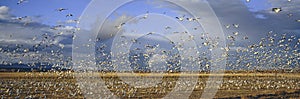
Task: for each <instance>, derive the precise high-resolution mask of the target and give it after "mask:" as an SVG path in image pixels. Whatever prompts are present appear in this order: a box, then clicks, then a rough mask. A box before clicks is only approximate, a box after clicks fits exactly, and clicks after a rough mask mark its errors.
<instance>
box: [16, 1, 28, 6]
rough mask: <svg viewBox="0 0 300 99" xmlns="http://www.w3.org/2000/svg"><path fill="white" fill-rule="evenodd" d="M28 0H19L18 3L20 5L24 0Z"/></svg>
mask: <svg viewBox="0 0 300 99" xmlns="http://www.w3.org/2000/svg"><path fill="white" fill-rule="evenodd" d="M25 1H26V0H19V1H18V2H17V4H18V5H19V4H21V3H23V2H25Z"/></svg>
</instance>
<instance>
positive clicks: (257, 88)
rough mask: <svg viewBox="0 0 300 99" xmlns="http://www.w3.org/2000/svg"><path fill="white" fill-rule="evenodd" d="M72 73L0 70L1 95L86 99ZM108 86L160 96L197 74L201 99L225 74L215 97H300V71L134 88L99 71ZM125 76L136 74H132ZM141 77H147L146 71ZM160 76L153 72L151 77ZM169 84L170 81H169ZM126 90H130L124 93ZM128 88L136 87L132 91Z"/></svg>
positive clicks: (173, 76) (203, 77) (172, 76)
mask: <svg viewBox="0 0 300 99" xmlns="http://www.w3.org/2000/svg"><path fill="white" fill-rule="evenodd" d="M74 74H75V73H72V72H18V73H14V72H0V80H1V81H0V83H1V85H0V94H1V95H0V97H1V98H84V95H83V93H82V91H81V90H80V88H79V87H78V85H77V84H76V82H77V80H76V78H75V76H74ZM95 76H99V77H101V78H102V79H103V80H104V81H105V84H106V87H107V88H108V89H109V90H110V91H111V92H112V93H113V94H114V95H117V96H119V97H122V98H161V97H163V96H165V95H166V94H167V93H168V92H170V91H171V90H172V88H174V86H175V85H176V81H177V80H178V77H179V76H181V77H182V76H183V77H191V76H193V77H198V82H197V85H196V86H195V88H194V91H193V92H192V94H191V95H190V98H199V97H200V96H201V94H202V92H203V89H204V87H205V84H206V81H207V79H208V77H209V76H214V77H221V76H223V83H222V85H221V87H220V88H219V90H218V92H217V93H216V95H215V98H243V99H247V98H295V99H297V98H300V73H272V72H271V73H270V72H269V73H261V72H260V73H253V72H252V73H250V72H248V73H247V72H240V73H229V72H227V73H225V74H224V75H223V74H208V73H197V74H195V73H194V74H184V75H180V74H178V73H168V74H164V75H163V78H162V83H160V84H159V85H158V86H157V87H151V88H134V87H130V86H128V85H127V84H124V83H121V82H122V81H121V80H120V79H119V76H117V75H116V74H115V73H96V74H95ZM122 76H124V77H129V78H130V77H133V76H132V75H131V74H129V73H124V74H122ZM139 76H143V77H148V76H149V74H147V73H139ZM156 76H157V77H158V76H161V74H153V75H151V76H149V77H150V78H151V77H152V78H155V77H156ZM166 83H167V84H166ZM120 90H124V91H125V92H127V93H125V94H124V93H121V92H120ZM128 90H135V91H134V92H129V91H128Z"/></svg>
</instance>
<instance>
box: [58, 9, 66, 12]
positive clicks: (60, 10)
mask: <svg viewBox="0 0 300 99" xmlns="http://www.w3.org/2000/svg"><path fill="white" fill-rule="evenodd" d="M64 10H68V9H65V8H58V9H56V11H59V12H62V11H64Z"/></svg>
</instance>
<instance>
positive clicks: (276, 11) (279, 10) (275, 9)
mask: <svg viewBox="0 0 300 99" xmlns="http://www.w3.org/2000/svg"><path fill="white" fill-rule="evenodd" d="M272 11H273V12H275V13H279V12H281V11H282V9H281V8H272Z"/></svg>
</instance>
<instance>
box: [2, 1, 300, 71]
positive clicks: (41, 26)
mask: <svg viewBox="0 0 300 99" xmlns="http://www.w3.org/2000/svg"><path fill="white" fill-rule="evenodd" d="M0 1H1V2H0V25H1V26H0V41H1V45H0V48H1V49H11V50H15V48H16V47H15V46H14V45H16V44H20V45H24V49H26V48H27V47H28V49H29V52H27V53H25V54H26V55H27V54H31V55H33V56H34V55H36V57H40V56H41V54H42V55H45V56H43V57H42V58H41V59H38V60H36V59H34V58H32V59H31V58H28V57H23V58H22V57H21V58H20V57H19V58H16V57H12V56H9V55H6V53H12V51H8V50H5V51H3V50H2V51H1V50H0V56H1V57H4V58H7V57H8V59H4V58H2V60H1V59H0V64H1V62H2V63H3V62H7V61H12V63H15V62H18V61H19V60H21V61H22V60H23V61H24V62H27V63H31V62H39V61H45V62H49V61H50V60H51V62H50V63H53V64H55V63H60V65H61V64H62V63H64V62H62V61H59V62H58V61H55V60H63V61H66V60H68V59H69V58H70V57H71V52H72V38H73V35H74V34H76V33H75V32H74V31H76V29H77V27H76V23H68V22H66V21H70V20H78V19H79V17H80V16H81V14H82V13H83V11H84V9H85V8H86V7H87V6H88V4H89V2H90V0H77V1H74V0H26V1H25V2H23V3H22V4H19V5H18V4H17V2H18V0H0ZM179 1H180V0H179ZM182 2H197V0H192V1H188V0H186V1H182ZM209 3H210V5H211V6H212V8H213V10H214V11H215V13H216V15H217V17H218V18H219V20H220V23H221V25H222V26H224V27H223V30H224V32H225V35H226V36H232V35H233V32H239V34H238V35H237V36H236V41H235V45H233V46H230V47H231V49H232V50H235V49H238V48H240V49H246V48H247V47H248V46H249V45H251V44H258V43H259V42H260V40H261V39H262V38H266V34H267V33H268V32H270V31H272V32H273V33H277V34H278V35H282V34H285V33H286V34H287V35H288V36H289V37H291V36H293V37H294V38H295V39H296V40H297V39H298V38H299V37H300V32H299V31H300V23H299V22H296V20H299V19H300V14H299V13H300V11H299V9H300V7H299V6H298V5H299V4H300V2H299V1H296V0H293V1H292V2H288V1H287V0H282V1H273V0H251V2H246V0H219V1H213V0H212V1H210V0H209ZM191 6H194V8H195V9H196V8H198V6H197V5H191ZM58 8H66V9H67V10H65V11H62V12H58V11H56V9H58ZM100 8H101V7H100ZM272 8H282V11H281V12H279V13H274V12H272ZM98 10H105V8H102V9H95V10H94V11H98ZM115 12H116V13H113V14H112V15H111V16H110V17H109V18H108V19H110V20H109V21H107V23H106V24H107V26H108V27H105V29H104V30H103V31H104V32H107V33H111V32H116V31H117V30H116V29H115V28H114V27H115V26H116V25H119V24H120V23H122V22H123V21H126V20H128V19H132V18H133V19H134V18H135V19H137V18H136V16H139V15H142V14H146V12H150V13H159V14H165V15H167V16H170V17H171V18H174V20H176V18H175V17H182V16H184V15H185V14H183V13H182V12H183V10H182V9H180V7H174V6H172V5H170V4H168V3H162V2H150V1H137V2H133V3H129V4H126V5H125V6H122V7H121V8H119V9H117V10H116V11H115ZM67 14H72V15H73V16H72V17H66V15H67ZM291 14H292V16H288V15H291ZM24 16H28V17H27V18H24V19H22V20H16V19H15V18H16V17H24ZM186 16H188V15H186ZM162 22H164V21H162ZM155 23H158V24H160V22H159V21H157V22H155ZM232 24H239V27H238V28H234V26H233V25H232ZM58 25H62V26H61V27H54V26H58ZM228 25H229V26H230V28H226V26H228ZM155 26H159V25H152V26H151V27H155ZM53 28H58V29H53ZM163 28H165V27H163ZM145 30H146V29H145ZM145 32H149V31H145ZM98 36H101V37H102V38H108V39H111V38H109V37H106V36H107V35H105V34H102V35H101V34H100V35H98ZM245 37H248V38H249V39H248V40H243V38H245ZM34 38H35V39H34ZM274 38H276V39H278V40H279V39H280V36H277V37H274ZM33 39H34V40H33ZM229 42H230V40H228V41H227V43H229ZM37 44H40V46H39V47H37V49H33V48H32V46H36V45H37ZM288 45H290V46H294V45H297V41H293V42H290V43H289V44H288ZM45 46H51V47H48V48H44V47H45ZM298 48H299V46H298V47H296V48H293V49H298ZM24 49H22V50H24ZM19 50H20V49H18V50H17V52H18V51H19ZM36 50H39V53H35V51H36ZM275 50H279V49H277V48H276V49H275ZM53 51H58V52H59V53H60V55H53ZM291 53H292V50H291V51H290V52H289V53H288V55H290V54H291ZM296 53H299V51H296ZM17 54H18V55H20V56H22V55H23V54H22V53H21V52H20V53H17ZM26 55H25V56H26ZM58 56H59V57H58ZM295 57H296V58H297V57H298V56H295ZM295 57H294V58H295ZM233 58H235V57H233ZM232 60H233V61H236V60H234V59H232ZM253 60H254V59H253ZM69 61H70V60H69ZM254 63H255V61H254ZM266 64H267V63H266ZM293 64H299V60H298V61H297V60H293ZM253 65H254V64H253Z"/></svg>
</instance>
